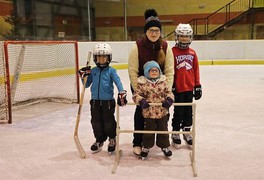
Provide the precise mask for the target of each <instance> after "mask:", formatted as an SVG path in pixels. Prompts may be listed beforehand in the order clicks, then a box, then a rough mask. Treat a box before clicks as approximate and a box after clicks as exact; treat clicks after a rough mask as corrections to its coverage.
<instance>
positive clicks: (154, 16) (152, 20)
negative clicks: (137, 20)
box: [144, 9, 161, 33]
mask: <svg viewBox="0 0 264 180" xmlns="http://www.w3.org/2000/svg"><path fill="white" fill-rule="evenodd" d="M144 15H145V20H146V23H145V26H144V33H146V32H147V30H148V29H149V28H151V27H158V28H159V29H160V30H161V23H160V20H159V18H158V13H157V11H156V10H155V9H147V10H146V11H145V14H144Z"/></svg>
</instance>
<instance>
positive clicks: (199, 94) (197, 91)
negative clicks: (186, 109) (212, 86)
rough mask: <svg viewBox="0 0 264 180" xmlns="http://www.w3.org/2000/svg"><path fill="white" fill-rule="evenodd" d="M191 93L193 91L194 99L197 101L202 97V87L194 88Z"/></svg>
mask: <svg viewBox="0 0 264 180" xmlns="http://www.w3.org/2000/svg"><path fill="white" fill-rule="evenodd" d="M193 91H194V94H193V96H194V99H195V100H199V99H200V98H201V97H202V86H201V85H198V86H195V87H194V89H193Z"/></svg>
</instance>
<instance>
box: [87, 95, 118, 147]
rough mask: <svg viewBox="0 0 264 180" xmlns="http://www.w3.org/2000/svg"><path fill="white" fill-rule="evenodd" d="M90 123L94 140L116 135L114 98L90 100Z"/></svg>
mask: <svg viewBox="0 0 264 180" xmlns="http://www.w3.org/2000/svg"><path fill="white" fill-rule="evenodd" d="M90 105H91V116H92V119H91V124H92V127H93V133H94V137H95V139H96V142H100V143H102V142H104V141H105V140H107V137H109V138H115V137H116V121H115V116H114V114H115V106H116V104H115V100H93V99H92V100H91V101H90Z"/></svg>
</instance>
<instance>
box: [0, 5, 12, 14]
mask: <svg viewBox="0 0 264 180" xmlns="http://www.w3.org/2000/svg"><path fill="white" fill-rule="evenodd" d="M12 6H13V4H12V3H6V2H0V16H7V15H10V13H11V9H12Z"/></svg>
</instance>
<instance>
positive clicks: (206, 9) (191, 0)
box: [95, 0, 231, 17]
mask: <svg viewBox="0 0 264 180" xmlns="http://www.w3.org/2000/svg"><path fill="white" fill-rule="evenodd" d="M230 1H231V0H221V1H219V0H218V1H212V0H202V1H197V0H177V1H176V0H162V1H161V0H150V1H147V0H127V15H128V16H143V15H144V11H145V10H146V9H148V8H154V9H156V10H157V11H158V14H159V15H177V14H195V13H212V12H214V11H216V10H218V9H219V8H221V7H222V6H224V5H226V4H227V3H229V2H230ZM95 9H96V12H95V16H96V17H106V16H112V17H114V16H123V14H124V5H123V1H117V2H111V1H103V0H101V1H95Z"/></svg>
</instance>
